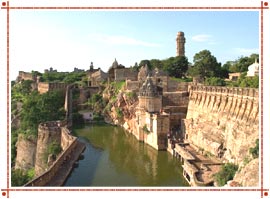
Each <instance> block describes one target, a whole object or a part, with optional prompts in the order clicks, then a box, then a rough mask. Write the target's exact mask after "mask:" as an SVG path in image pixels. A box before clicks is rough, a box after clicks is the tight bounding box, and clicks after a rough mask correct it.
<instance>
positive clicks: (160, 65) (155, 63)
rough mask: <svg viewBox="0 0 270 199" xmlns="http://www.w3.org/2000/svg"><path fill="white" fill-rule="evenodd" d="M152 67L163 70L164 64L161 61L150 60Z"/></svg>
mask: <svg viewBox="0 0 270 199" xmlns="http://www.w3.org/2000/svg"><path fill="white" fill-rule="evenodd" d="M150 65H151V66H152V68H159V69H163V66H164V64H163V62H162V61H161V60H159V59H151V60H150Z"/></svg>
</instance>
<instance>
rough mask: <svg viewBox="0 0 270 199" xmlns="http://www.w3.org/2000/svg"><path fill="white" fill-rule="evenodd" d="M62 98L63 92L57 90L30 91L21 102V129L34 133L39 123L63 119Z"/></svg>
mask: <svg viewBox="0 0 270 199" xmlns="http://www.w3.org/2000/svg"><path fill="white" fill-rule="evenodd" d="M64 100H65V98H64V94H63V93H61V92H59V91H52V92H47V93H44V94H39V93H38V92H36V91H35V92H32V93H31V94H30V95H28V97H26V98H25V100H24V102H23V106H22V112H21V130H23V131H25V132H26V133H29V134H34V135H35V134H36V133H37V127H38V125H39V123H41V122H45V121H52V120H60V119H63V118H64V113H65V111H64Z"/></svg>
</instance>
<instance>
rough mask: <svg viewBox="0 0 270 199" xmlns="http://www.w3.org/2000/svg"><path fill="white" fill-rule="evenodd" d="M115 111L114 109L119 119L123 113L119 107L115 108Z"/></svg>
mask: <svg viewBox="0 0 270 199" xmlns="http://www.w3.org/2000/svg"><path fill="white" fill-rule="evenodd" d="M115 111H116V116H117V118H118V119H121V118H122V117H123V113H122V111H121V109H120V108H116V109H115Z"/></svg>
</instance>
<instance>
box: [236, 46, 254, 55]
mask: <svg viewBox="0 0 270 199" xmlns="http://www.w3.org/2000/svg"><path fill="white" fill-rule="evenodd" d="M234 52H236V53H237V54H241V55H245V56H248V55H251V54H253V53H259V49H258V48H234Z"/></svg>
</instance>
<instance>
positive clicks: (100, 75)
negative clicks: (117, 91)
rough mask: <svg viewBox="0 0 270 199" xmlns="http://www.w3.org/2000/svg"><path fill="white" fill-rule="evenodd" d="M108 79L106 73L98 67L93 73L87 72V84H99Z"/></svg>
mask: <svg viewBox="0 0 270 199" xmlns="http://www.w3.org/2000/svg"><path fill="white" fill-rule="evenodd" d="M107 79H108V74H107V73H105V72H103V71H102V70H101V69H100V68H99V69H98V70H97V71H96V72H94V73H89V76H88V80H89V85H88V86H99V85H100V83H102V82H104V81H107Z"/></svg>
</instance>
